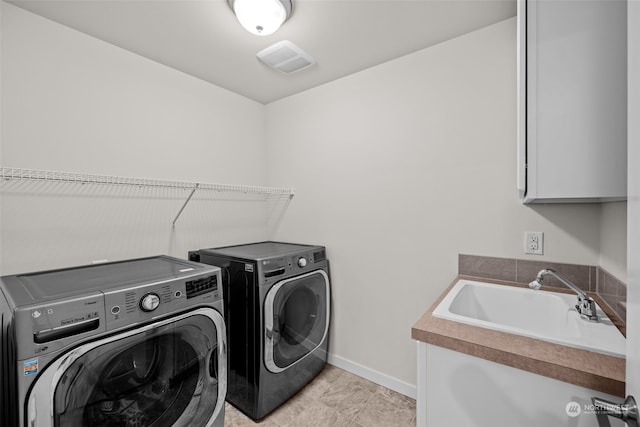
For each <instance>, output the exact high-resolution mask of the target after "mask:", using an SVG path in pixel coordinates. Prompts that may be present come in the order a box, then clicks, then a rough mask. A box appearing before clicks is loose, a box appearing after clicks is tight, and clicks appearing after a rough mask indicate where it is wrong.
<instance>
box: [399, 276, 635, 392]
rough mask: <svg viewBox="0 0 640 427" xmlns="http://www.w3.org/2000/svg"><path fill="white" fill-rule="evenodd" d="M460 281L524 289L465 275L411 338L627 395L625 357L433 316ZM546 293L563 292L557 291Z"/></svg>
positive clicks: (617, 321)
mask: <svg viewBox="0 0 640 427" xmlns="http://www.w3.org/2000/svg"><path fill="white" fill-rule="evenodd" d="M459 279H469V280H481V281H483V282H488V283H496V284H500V285H506V286H518V287H523V286H522V285H519V284H516V283H512V282H505V281H500V280H492V279H484V278H478V277H471V276H462V275H460V276H458V277H456V279H455V280H454V281H453V283H451V285H450V286H449V287H448V288H447V290H446V291H445V292H444V293H443V294H442V295H441V296H440V298H438V300H437V301H436V302H435V303H434V304H433V305H432V306H431V307H430V308H429V310H427V312H426V313H425V314H424V315H423V316H422V317H421V318H420V319H419V320H418V321H417V322H416V323H415V325H413V328H412V329H411V338H413V339H415V340H418V341H423V342H426V343H428V344H433V345H437V346H439V347H444V348H448V349H450V350H455V351H458V352H461V353H465V354H469V355H471V356H476V357H480V358H483V359H486V360H490V361H493V362H497V363H501V364H503V365H507V366H512V367H514V368H518V369H522V370H525V371H528V372H533V373H535V374H539V375H544V376H546V377H549V378H554V379H557V380H560V381H565V382H568V383H571V384H575V385H578V386H581V387H586V388H590V389H592V390H596V391H600V392H603V393H609V394H612V395H615V396H619V397H624V396H625V364H626V362H625V359H624V358H621V357H615V356H610V355H606V354H601V353H595V352H591V351H588V350H582V349H578V348H573V347H567V346H563V345H560V344H554V343H550V342H547V341H542V340H537V339H534V338H528V337H524V336H520V335H514V334H509V333H506V332H500V331H494V330H490V329H486V328H481V327H478V326H472V325H467V324H464V323H459V322H454V321H451V320H446V319H441V318H437V317H434V316H433V315H432V313H433V310H434V308H435V307H436V306H437V305H438V304H439V303H440V301H441V300H442V299H443V298H444V296H445V295H446V294H447V293H448V292H449V291H450V290H451V288H452V287H453V286H454V285H455V283H456V282H457V281H458V280H459ZM543 289H544V290H548V291H552V292H564V290H562V289H560V290H559V289H556V288H545V287H543ZM569 292H570V291H568V292H567V293H569ZM590 296H591V297H592V298H593V299H594V300H596V302H597V303H598V305H599V306H600V307H601V308H602V309H603V310H604V311H605V313H606V314H607V316H609V318H610V319H611V320H612V321H613V322H614V323H615V324H616V326H618V328H619V329H620V330H621V332H622V333H623V334H625V330H624V327H623V326H622V322H621V321H620V319H619V318H618V316H617V315H616V314H614V313H613V312H612V311H611V310H609V309H608V306H607V305H606V304H603V301H602V300H601V299H600V297H599V296H598V295H595V294H590Z"/></svg>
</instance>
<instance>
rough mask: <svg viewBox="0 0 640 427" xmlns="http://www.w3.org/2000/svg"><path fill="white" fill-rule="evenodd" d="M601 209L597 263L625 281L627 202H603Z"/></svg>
mask: <svg viewBox="0 0 640 427" xmlns="http://www.w3.org/2000/svg"><path fill="white" fill-rule="evenodd" d="M601 209H602V211H601V219H600V261H599V262H598V265H600V266H601V267H602V268H604V269H605V270H607V271H608V272H609V273H611V274H613V275H614V276H615V277H617V278H618V279H620V280H622V281H623V282H625V283H626V280H627V202H616V203H603V204H602V206H601Z"/></svg>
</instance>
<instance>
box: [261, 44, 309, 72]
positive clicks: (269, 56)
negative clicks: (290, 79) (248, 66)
mask: <svg viewBox="0 0 640 427" xmlns="http://www.w3.org/2000/svg"><path fill="white" fill-rule="evenodd" d="M256 56H257V57H258V59H259V60H260V61H262V62H264V63H265V64H267V65H268V66H270V67H272V68H275V69H276V70H278V71H280V72H281V73H285V74H291V73H295V72H297V71H300V70H304V69H305V68H309V67H310V66H312V65H313V64H315V63H316V60H315V59H313V58H312V57H311V55H309V54H308V53H307V52H305V51H304V50H302V49H300V48H299V47H298V46H296V45H295V44H293V43H291V42H290V41H289V40H283V41H281V42H278V43H276V44H274V45H272V46H269V47H268V48H266V49H263V50H261V51H260V52H258V53H257V54H256Z"/></svg>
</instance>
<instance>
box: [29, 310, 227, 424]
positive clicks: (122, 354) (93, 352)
mask: <svg viewBox="0 0 640 427" xmlns="http://www.w3.org/2000/svg"><path fill="white" fill-rule="evenodd" d="M226 366H227V362H226V341H225V333H224V320H223V318H222V316H221V315H220V314H219V313H218V312H217V311H215V310H213V309H211V308H201V309H197V310H194V311H191V312H189V313H184V314H182V315H179V316H175V317H171V318H168V319H164V320H161V321H158V322H156V323H153V324H149V325H145V326H143V327H140V328H135V329H132V330H129V331H127V332H123V333H120V334H116V335H113V336H110V337H107V338H103V339H100V340H97V341H94V342H90V343H86V344H83V345H81V346H80V347H77V348H75V349H73V350H71V351H70V352H68V353H67V354H66V355H63V356H62V357H60V358H58V359H57V360H56V361H55V362H53V363H52V364H51V365H49V366H48V367H47V368H46V369H45V370H44V372H43V373H42V374H41V376H40V378H38V380H37V381H36V383H35V384H34V387H33V389H32V391H31V393H30V394H29V397H28V404H27V414H26V417H27V420H28V425H29V426H32V425H34V426H64V427H71V426H78V427H82V426H210V425H213V422H214V421H215V420H216V419H217V417H218V415H219V414H220V413H221V411H222V410H223V405H224V399H225V395H226Z"/></svg>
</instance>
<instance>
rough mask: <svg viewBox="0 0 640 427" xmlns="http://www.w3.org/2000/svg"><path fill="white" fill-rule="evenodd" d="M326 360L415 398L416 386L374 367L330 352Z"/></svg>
mask: <svg viewBox="0 0 640 427" xmlns="http://www.w3.org/2000/svg"><path fill="white" fill-rule="evenodd" d="M327 362H328V363H329V364H331V365H333V366H336V367H338V368H340V369H344V370H345V371H348V372H351V373H352V374H354V375H358V376H359V377H362V378H365V379H367V380H369V381H371V382H374V383H376V384H379V385H381V386H383V387H386V388H388V389H391V390H393V391H397V392H398V393H400V394H404V395H405V396H408V397H410V398H412V399H415V398H416V386H414V385H411V384H408V383H405V382H404V381H400V380H399V379H397V378H393V377H390V376H388V375H386V374H383V373H381V372H378V371H376V370H374V369H371V368H367V367H366V366H362V365H361V364H359V363H356V362H353V361H351V360H349V359H345V358H344V357H340V356H336V355H335V354H331V353H329V355H328V359H327Z"/></svg>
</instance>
